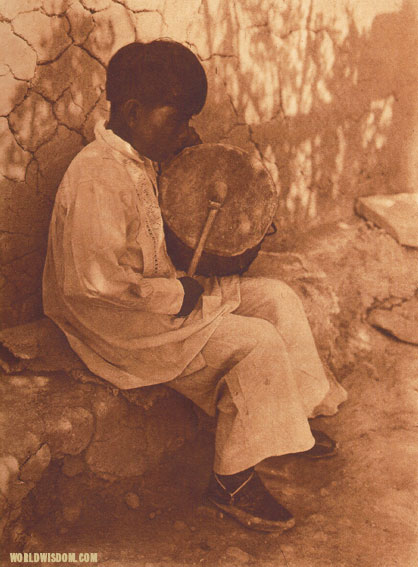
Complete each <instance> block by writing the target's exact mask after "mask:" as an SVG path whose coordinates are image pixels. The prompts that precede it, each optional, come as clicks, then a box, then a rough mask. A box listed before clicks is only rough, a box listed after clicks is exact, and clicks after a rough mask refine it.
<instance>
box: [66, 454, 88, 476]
mask: <svg viewBox="0 0 418 567" xmlns="http://www.w3.org/2000/svg"><path fill="white" fill-rule="evenodd" d="M85 468H86V466H85V464H84V461H83V459H82V458H81V457H79V456H78V455H76V456H73V455H66V456H65V457H64V463H63V465H62V472H63V473H64V474H65V476H68V477H70V478H72V477H73V476H77V475H78V474H80V473H82V472H83V471H84V470H85Z"/></svg>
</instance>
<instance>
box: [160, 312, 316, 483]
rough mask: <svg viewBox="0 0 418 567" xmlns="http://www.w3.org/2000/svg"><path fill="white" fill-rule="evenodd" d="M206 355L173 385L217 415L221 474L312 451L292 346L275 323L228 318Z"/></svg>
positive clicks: (217, 459)
mask: <svg viewBox="0 0 418 567" xmlns="http://www.w3.org/2000/svg"><path fill="white" fill-rule="evenodd" d="M202 354H203V356H204V358H205V361H206V365H207V366H206V367H205V368H204V369H202V370H200V371H198V372H195V373H193V374H191V375H188V376H185V377H179V378H177V379H175V380H173V381H171V382H169V383H167V385H168V386H170V387H172V388H174V389H175V390H177V391H179V392H180V393H182V394H184V395H185V396H187V397H188V398H190V399H191V400H192V401H194V402H195V403H196V404H197V405H198V406H200V407H201V408H202V409H204V410H205V411H206V412H207V413H208V414H210V415H215V414H216V415H217V418H218V419H217V428H216V443H215V463H214V470H215V472H216V473H218V474H220V475H232V474H235V473H237V472H239V471H243V470H245V469H248V468H249V467H252V466H253V465H255V464H257V463H259V462H260V461H262V460H263V459H265V458H267V457H270V456H273V455H283V454H287V453H296V452H302V451H306V450H308V449H310V448H311V447H312V445H313V444H314V439H313V437H312V435H311V432H310V427H309V423H308V420H307V414H306V410H305V408H304V403H303V399H302V398H301V395H300V393H299V389H298V386H297V384H296V381H295V379H294V376H293V372H292V368H291V364H290V361H289V356H288V353H287V348H286V345H285V344H284V342H283V340H282V338H281V337H280V335H279V334H278V333H277V330H276V329H275V327H274V326H273V325H272V324H271V323H269V322H268V321H265V320H263V319H259V318H254V317H242V316H239V315H235V314H231V315H227V316H226V317H225V318H224V319H223V320H222V322H221V323H220V325H219V326H218V328H217V329H216V331H215V332H214V334H213V335H212V337H211V338H210V339H209V341H208V343H207V344H206V346H205V347H204V349H203V351H202Z"/></svg>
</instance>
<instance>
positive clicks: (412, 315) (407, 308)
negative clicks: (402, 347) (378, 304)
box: [367, 297, 418, 345]
mask: <svg viewBox="0 0 418 567" xmlns="http://www.w3.org/2000/svg"><path fill="white" fill-rule="evenodd" d="M367 321H368V322H369V323H370V324H371V325H373V326H374V327H377V328H378V329H383V330H384V331H387V332H388V333H390V334H391V335H393V336H395V337H396V338H398V339H400V340H401V341H404V342H406V343H412V344H415V345H418V298H417V297H413V298H411V299H409V300H407V301H405V302H403V303H402V304H401V305H397V306H396V305H395V306H394V307H392V308H391V309H373V310H372V311H370V313H369V315H368V317H367Z"/></svg>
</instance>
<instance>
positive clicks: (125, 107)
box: [122, 98, 142, 128]
mask: <svg viewBox="0 0 418 567" xmlns="http://www.w3.org/2000/svg"><path fill="white" fill-rule="evenodd" d="M141 110H142V106H141V103H140V102H139V101H137V100H136V99H134V98H131V99H129V100H126V101H125V102H124V103H123V104H122V114H123V118H124V121H125V124H126V125H127V126H129V127H130V128H132V127H134V126H135V125H136V124H137V122H138V119H139V118H140V115H141Z"/></svg>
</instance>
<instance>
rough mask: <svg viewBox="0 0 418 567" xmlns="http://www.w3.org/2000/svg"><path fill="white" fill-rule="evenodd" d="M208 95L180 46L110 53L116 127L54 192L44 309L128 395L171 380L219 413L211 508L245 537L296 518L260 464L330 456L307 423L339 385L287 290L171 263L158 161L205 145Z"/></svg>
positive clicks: (199, 71) (100, 134)
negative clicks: (200, 117)
mask: <svg viewBox="0 0 418 567" xmlns="http://www.w3.org/2000/svg"><path fill="white" fill-rule="evenodd" d="M206 92H207V81H206V76H205V72H204V70H203V67H202V65H201V64H200V62H199V61H198V59H197V58H196V56H195V55H194V54H193V53H192V52H191V51H190V50H189V49H187V48H186V47H184V46H183V45H181V44H179V43H176V42H173V41H168V40H157V41H152V42H150V43H139V42H136V43H131V44H129V45H126V46H125V47H123V48H122V49H120V50H119V51H118V52H117V53H116V54H115V55H114V56H113V58H112V59H111V61H110V63H109V66H108V71H107V81H106V93H107V98H108V100H109V101H110V103H111V111H110V119H109V121H108V122H107V124H105V123H99V124H98V125H97V127H96V130H95V135H96V139H95V141H93V142H92V143H90V144H89V145H87V146H86V147H85V148H84V149H83V150H82V151H81V152H80V153H79V154H78V155H77V156H76V157H75V159H74V160H73V161H72V163H71V164H70V166H69V168H68V170H67V172H66V173H65V175H64V178H63V180H62V183H61V185H60V187H59V190H58V192H57V195H56V199H55V206H54V211H53V215H52V220H51V226H50V233H49V243H48V254H47V259H46V264H45V269H44V280H43V298H44V309H45V313H46V314H47V315H48V316H49V317H50V318H51V319H53V320H54V321H55V322H56V323H57V325H58V326H59V327H60V328H61V329H62V330H63V331H64V333H65V334H66V336H67V338H68V341H69V343H70V345H71V347H72V348H73V349H74V351H75V352H76V353H77V354H78V355H79V356H80V357H81V359H82V360H83V361H84V362H85V364H86V365H87V366H88V368H89V369H90V370H91V371H92V372H94V373H95V374H97V375H98V376H101V377H102V378H104V379H106V380H107V381H109V382H111V383H112V384H115V385H116V386H117V387H118V388H122V389H129V388H138V387H141V386H148V385H151V384H161V383H165V384H166V385H167V386H170V387H171V388H173V389H175V390H177V391H178V392H180V393H181V394H183V395H185V396H187V397H188V398H190V399H191V400H192V401H193V402H194V403H196V404H197V405H198V406H200V407H201V408H202V409H203V410H204V411H205V412H207V413H208V414H209V415H211V416H216V419H217V426H216V439H215V459H214V464H213V473H212V476H211V480H210V483H209V487H208V491H207V497H208V499H209V500H210V501H211V502H212V503H213V504H214V505H215V506H217V507H218V508H220V509H221V510H223V511H224V512H226V513H227V514H229V515H231V516H233V517H234V518H236V519H237V520H238V521H239V522H241V523H242V524H244V525H245V526H247V527H249V528H254V529H258V530H265V531H281V530H284V529H288V528H291V527H292V526H293V525H294V518H293V516H292V514H291V513H290V512H289V511H288V510H287V509H286V508H284V507H283V506H282V505H281V504H279V503H278V502H277V501H276V500H275V499H274V498H273V497H272V496H271V494H270V493H269V492H268V491H267V489H266V488H265V487H264V484H263V483H262V481H261V480H260V478H259V476H258V475H257V472H256V470H255V468H254V467H255V465H257V463H260V461H262V460H263V459H266V458H267V457H271V456H277V455H284V454H288V453H301V452H302V453H304V454H305V455H306V457H312V458H318V457H321V456H323V457H326V456H330V455H332V454H334V453H335V450H336V448H335V442H334V441H332V440H331V439H330V438H329V437H328V436H326V435H325V434H324V433H321V432H317V431H311V429H310V426H309V421H308V419H309V418H310V417H313V416H315V415H316V412H315V408H316V407H317V406H318V405H319V404H321V402H324V399H326V397H327V395H328V394H329V389H330V386H329V383H328V380H327V378H326V376H325V373H324V370H323V367H322V364H321V361H320V359H319V356H318V353H317V350H316V347H315V344H314V340H313V337H312V334H311V330H310V328H309V324H308V322H307V319H306V316H305V313H304V310H303V307H302V305H301V302H300V300H299V298H298V297H297V295H296V294H295V293H294V292H293V291H292V290H291V289H290V288H289V287H288V286H287V285H286V284H284V283H283V282H281V281H276V280H272V279H265V278H250V277H240V276H238V275H236V276H229V277H223V278H219V277H210V278H204V277H199V278H191V277H187V276H185V275H184V274H180V273H176V270H175V268H174V266H173V264H172V262H171V261H170V258H169V257H168V255H167V252H166V246H165V241H164V231H163V221H162V218H161V212H160V208H159V204H158V194H157V180H156V174H155V169H154V165H155V164H156V163H158V162H164V161H165V160H167V159H168V158H170V157H171V156H173V155H175V154H176V153H178V152H179V151H180V150H181V149H182V148H184V147H186V146H188V145H193V144H195V143H198V142H199V137H198V135H197V134H196V132H195V131H194V130H193V128H191V127H190V126H189V120H190V119H191V118H192V116H194V115H196V114H198V113H199V112H200V111H201V110H202V108H203V105H204V103H205V99H206ZM340 393H341V400H340V401H343V399H345V395H344V394H345V392H344V391H343V390H342V389H341V392H340Z"/></svg>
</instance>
